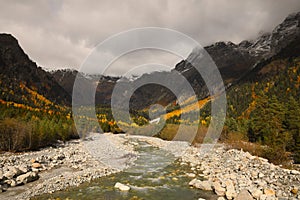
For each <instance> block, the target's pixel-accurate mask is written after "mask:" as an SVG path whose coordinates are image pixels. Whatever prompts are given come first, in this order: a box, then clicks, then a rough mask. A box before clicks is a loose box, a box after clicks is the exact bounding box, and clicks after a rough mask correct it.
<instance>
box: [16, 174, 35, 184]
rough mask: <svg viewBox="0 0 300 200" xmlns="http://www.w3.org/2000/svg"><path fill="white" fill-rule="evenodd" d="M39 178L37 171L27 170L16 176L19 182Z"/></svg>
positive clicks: (24, 182) (27, 181)
mask: <svg viewBox="0 0 300 200" xmlns="http://www.w3.org/2000/svg"><path fill="white" fill-rule="evenodd" d="M38 178H39V176H38V174H37V173H35V172H27V173H26V174H22V175H20V176H18V177H17V178H16V181H17V184H18V185H19V184H22V183H23V184H26V183H29V182H32V181H35V180H37V179H38Z"/></svg>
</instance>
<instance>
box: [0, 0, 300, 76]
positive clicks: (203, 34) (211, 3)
mask: <svg viewBox="0 0 300 200" xmlns="http://www.w3.org/2000/svg"><path fill="white" fill-rule="evenodd" d="M0 5H1V6H0V32H5V33H11V34H13V35H14V36H15V37H16V38H17V39H18V40H19V43H20V44H21V46H22V48H23V49H24V50H25V51H26V53H27V54H28V55H29V56H30V58H31V59H32V60H34V61H35V62H37V64H38V65H40V66H42V67H44V68H50V69H57V68H77V69H78V68H79V67H80V65H81V64H82V63H83V62H84V60H85V58H86V57H87V56H88V55H89V54H90V53H91V52H92V50H93V48H94V47H95V46H96V45H97V44H99V43H100V42H102V41H103V40H105V39H106V38H108V37H110V36H111V35H114V34H117V33H119V32H121V31H126V30H128V29H132V28H141V27H149V26H151V27H153V26H154V27H164V28H170V29H174V30H177V31H180V32H182V33H184V34H187V35H188V36H190V37H192V38H194V39H195V40H197V41H198V42H199V43H200V44H201V45H203V46H205V45H208V44H211V43H213V42H216V41H221V40H222V41H223V40H225V41H233V42H235V43H238V42H240V41H242V40H244V39H252V38H255V37H256V36H257V35H258V34H259V33H262V32H266V31H270V30H272V29H273V28H274V27H275V26H276V25H277V24H279V23H280V22H281V21H282V20H283V19H284V18H285V17H286V16H287V15H288V14H289V13H292V12H296V11H300V1H299V0H248V1H242V0H184V1H182V0H151V1H150V0H148V1H146V0H119V1H117V0H88V1H87V0H66V1H64V0H26V1H24V0H11V1H8V0H0ZM165 54H166V53H162V52H159V53H158V52H152V53H149V52H142V53H141V52H136V53H133V54H132V55H129V56H127V58H121V59H120V60H118V62H117V64H116V66H117V67H116V68H115V70H112V72H111V73H113V74H122V73H125V72H126V69H127V67H126V66H127V65H128V66H129V65H139V64H143V62H145V60H147V61H149V62H154V61H155V62H157V63H166V64H168V65H174V64H175V63H176V62H177V61H178V58H176V57H175V56H172V55H171V56H170V55H168V56H167V55H165Z"/></svg>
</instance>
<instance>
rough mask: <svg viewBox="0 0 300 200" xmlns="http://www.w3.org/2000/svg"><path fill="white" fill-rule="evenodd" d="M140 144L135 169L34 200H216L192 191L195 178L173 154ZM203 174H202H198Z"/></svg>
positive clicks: (207, 193) (211, 196) (205, 194)
mask: <svg viewBox="0 0 300 200" xmlns="http://www.w3.org/2000/svg"><path fill="white" fill-rule="evenodd" d="M135 142H138V143H139V146H138V147H137V149H136V150H137V151H138V152H139V157H138V159H137V160H136V161H135V162H134V164H133V166H132V167H130V168H128V169H126V170H124V171H123V172H120V173H116V174H112V175H110V176H107V177H102V178H100V179H97V180H94V181H92V182H90V183H84V184H82V185H80V186H79V187H74V188H69V189H67V190H64V191H59V192H56V193H53V194H51V195H50V194H47V195H42V196H39V197H36V198H34V199H38V200H44V199H74V200H75V199H76V200H77V199H86V200H128V199H131V200H137V199H145V200H168V199H170V200H175V199H178V200H181V199H183V200H190V199H191V200H192V199H199V198H204V199H207V200H209V199H217V197H216V195H214V194H213V192H206V191H201V190H198V189H194V188H190V187H189V185H188V183H189V181H191V180H192V179H193V178H190V177H188V176H187V174H186V173H190V172H191V169H190V167H189V166H188V165H180V162H179V161H178V160H176V159H175V158H174V157H173V155H172V154H170V153H168V152H167V151H164V150H161V149H159V148H156V147H153V146H151V145H149V144H148V143H145V142H140V141H135ZM199 173H200V172H199ZM116 182H120V183H123V184H128V185H130V187H131V189H130V191H128V192H122V191H119V190H118V189H116V188H114V185H115V183H116Z"/></svg>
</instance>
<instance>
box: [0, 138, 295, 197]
mask: <svg viewBox="0 0 300 200" xmlns="http://www.w3.org/2000/svg"><path fill="white" fill-rule="evenodd" d="M132 137H134V138H135V139H138V140H139V141H143V142H147V143H149V145H152V146H155V147H159V148H161V149H163V150H165V151H168V152H170V153H172V154H174V156H175V157H176V158H178V159H179V160H180V164H181V165H186V166H188V167H189V168H190V173H188V174H187V175H188V176H189V177H190V180H191V181H190V183H189V185H190V186H191V187H194V188H195V190H198V189H201V190H211V191H213V192H214V193H216V194H217V195H219V197H218V199H220V200H222V199H238V200H247V199H261V200H271V199H300V192H299V191H298V190H299V186H300V172H299V171H296V170H287V169H283V168H280V167H278V166H275V165H273V164H271V163H269V162H268V161H267V160H265V159H263V158H259V157H256V156H252V155H250V154H249V153H247V152H243V151H239V150H232V149H231V150H228V149H227V148H226V146H224V145H220V144H219V145H217V146H215V148H214V149H213V150H212V151H211V152H210V153H209V154H202V153H201V151H200V148H199V147H191V146H189V145H188V144H187V143H186V142H179V141H171V142H168V141H163V140H160V139H158V138H153V137H143V136H126V135H113V134H101V135H100V134H92V135H91V136H90V137H89V138H88V139H87V140H86V141H80V140H75V141H71V142H67V143H65V144H59V145H58V146H57V147H53V148H46V149H43V150H40V151H37V152H28V153H21V154H11V153H6V154H1V155H0V166H1V170H0V192H2V193H0V199H29V198H30V197H32V196H36V195H40V194H43V193H53V192H55V191H57V190H64V189H66V188H68V187H72V186H78V185H80V184H81V183H83V182H89V181H92V180H93V179H97V178H99V177H102V176H106V175H109V174H112V173H116V172H119V171H122V170H124V169H126V168H127V167H128V166H130V165H131V164H132V163H133V162H134V161H135V160H136V159H137V158H138V152H136V151H135V150H134V148H135V146H136V145H138V144H136V143H134V142H132V141H131V140H129V138H132ZM116 182H117V180H116ZM120 184H122V183H120ZM120 184H118V185H120ZM127 189H128V188H127ZM129 192H130V191H129Z"/></svg>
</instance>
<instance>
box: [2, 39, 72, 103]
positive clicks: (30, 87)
mask: <svg viewBox="0 0 300 200" xmlns="http://www.w3.org/2000/svg"><path fill="white" fill-rule="evenodd" d="M0 80H1V82H0V99H1V100H3V101H6V102H15V103H22V104H23V103H24V104H26V105H31V106H35V105H36V104H37V102H39V103H40V104H45V102H43V101H47V102H48V103H49V102H51V104H62V105H68V104H70V102H71V96H70V95H69V94H68V93H67V92H66V91H65V90H64V89H63V88H62V87H61V86H60V85H59V84H58V83H57V82H56V80H55V79H54V78H53V76H52V75H51V74H50V73H48V72H45V71H44V70H43V69H42V68H41V67H38V66H37V65H36V63H34V62H33V61H31V60H30V58H29V57H28V56H27V55H26V54H25V53H24V51H23V50H22V48H21V47H20V45H19V44H18V41H17V40H16V39H15V38H14V37H13V36H12V35H10V34H0Z"/></svg>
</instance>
